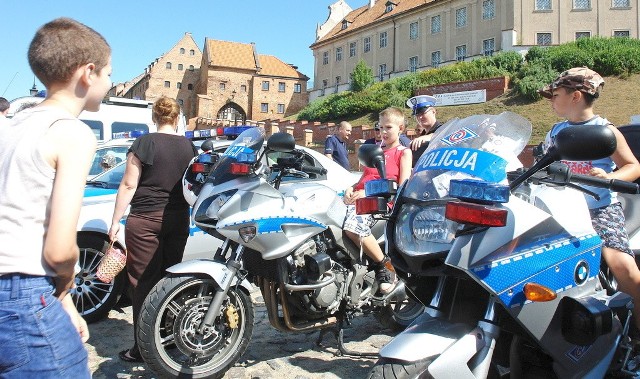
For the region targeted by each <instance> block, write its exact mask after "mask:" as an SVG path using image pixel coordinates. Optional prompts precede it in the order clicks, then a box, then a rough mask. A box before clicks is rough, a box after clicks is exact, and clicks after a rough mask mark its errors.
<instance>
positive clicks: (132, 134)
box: [111, 130, 147, 139]
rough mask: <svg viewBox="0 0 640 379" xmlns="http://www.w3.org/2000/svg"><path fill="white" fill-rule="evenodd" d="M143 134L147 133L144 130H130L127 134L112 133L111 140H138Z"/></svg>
mask: <svg viewBox="0 0 640 379" xmlns="http://www.w3.org/2000/svg"><path fill="white" fill-rule="evenodd" d="M143 134H147V132H146V131H144V130H130V131H127V132H117V133H112V134H111V138H113V139H116V138H138V137H140V136H141V135H143Z"/></svg>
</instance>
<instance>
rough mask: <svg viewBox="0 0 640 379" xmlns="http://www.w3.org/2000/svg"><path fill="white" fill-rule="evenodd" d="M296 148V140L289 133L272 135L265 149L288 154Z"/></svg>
mask: <svg viewBox="0 0 640 379" xmlns="http://www.w3.org/2000/svg"><path fill="white" fill-rule="evenodd" d="M295 148H296V140H295V139H294V138H293V136H292V135H291V134H289V133H282V132H279V133H273V134H272V135H271V137H269V139H268V140H267V149H269V150H272V151H278V152H281V153H288V152H291V151H293V150H295Z"/></svg>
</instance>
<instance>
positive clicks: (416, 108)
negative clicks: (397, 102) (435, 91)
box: [407, 95, 436, 116]
mask: <svg viewBox="0 0 640 379" xmlns="http://www.w3.org/2000/svg"><path fill="white" fill-rule="evenodd" d="M407 106H408V107H409V108H411V110H412V113H411V114H412V115H414V116H415V115H417V114H418V113H420V111H422V110H423V109H425V108H429V107H435V106H436V98H435V97H433V96H429V95H418V96H414V97H412V98H410V99H409V100H407Z"/></svg>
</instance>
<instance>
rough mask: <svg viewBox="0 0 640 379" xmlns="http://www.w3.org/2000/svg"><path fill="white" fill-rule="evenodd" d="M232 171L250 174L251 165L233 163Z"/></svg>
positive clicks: (238, 173) (235, 173)
mask: <svg viewBox="0 0 640 379" xmlns="http://www.w3.org/2000/svg"><path fill="white" fill-rule="evenodd" d="M230 171H231V173H232V174H234V175H248V174H249V173H250V172H251V165H249V164H247V163H231V167H230Z"/></svg>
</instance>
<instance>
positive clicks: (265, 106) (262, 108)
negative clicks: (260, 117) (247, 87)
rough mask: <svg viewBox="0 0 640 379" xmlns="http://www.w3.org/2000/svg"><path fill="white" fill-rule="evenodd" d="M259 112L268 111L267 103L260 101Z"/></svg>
mask: <svg viewBox="0 0 640 379" xmlns="http://www.w3.org/2000/svg"><path fill="white" fill-rule="evenodd" d="M260 112H262V113H267V112H269V104H268V103H260Z"/></svg>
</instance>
